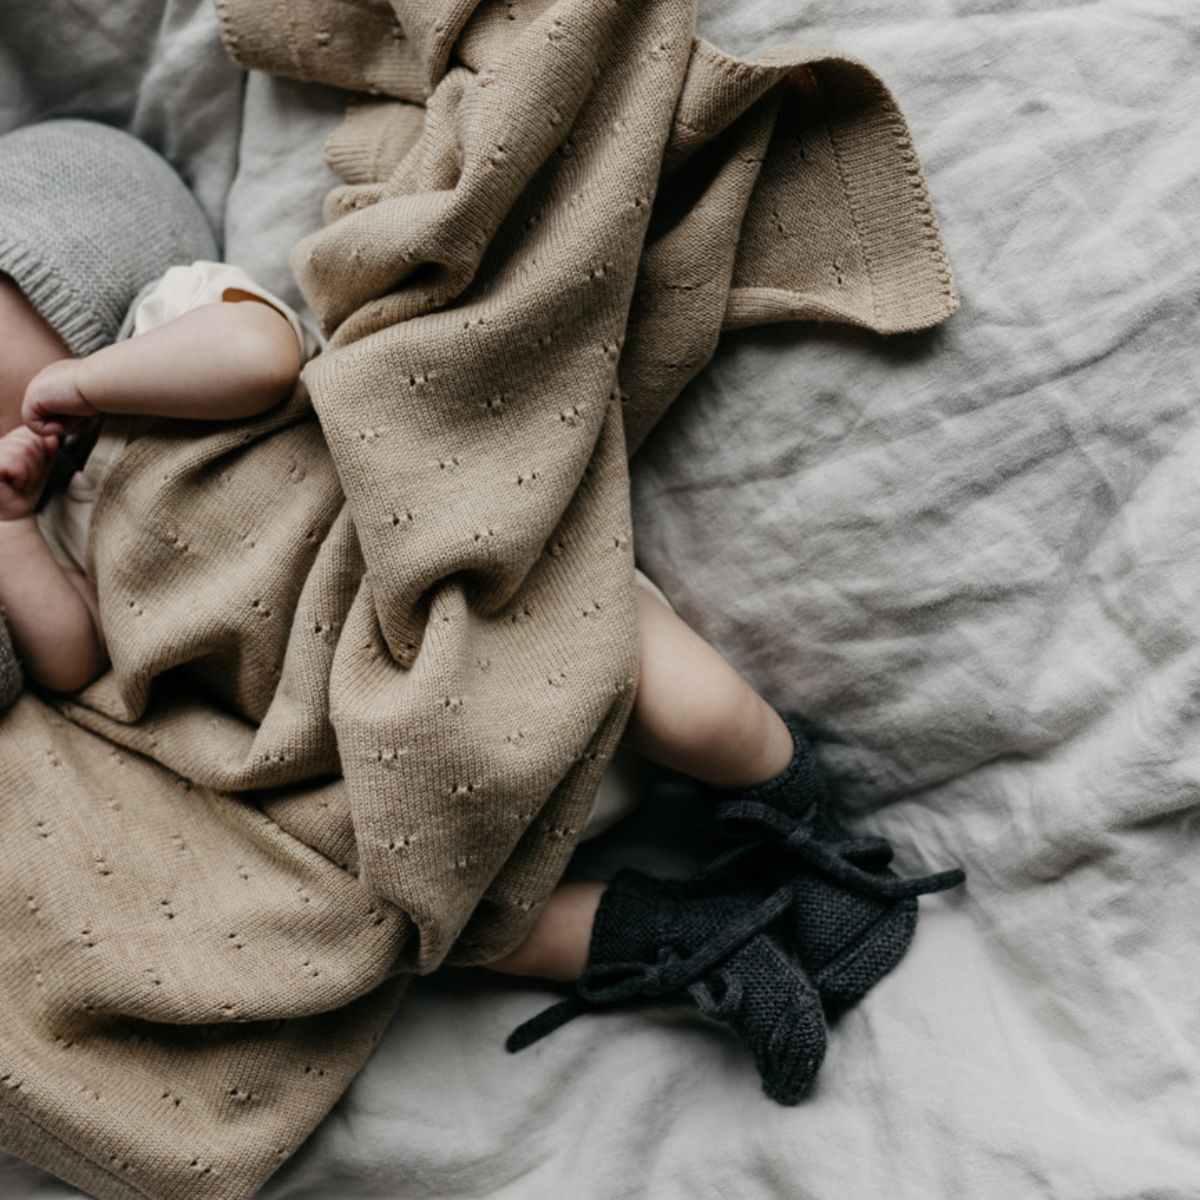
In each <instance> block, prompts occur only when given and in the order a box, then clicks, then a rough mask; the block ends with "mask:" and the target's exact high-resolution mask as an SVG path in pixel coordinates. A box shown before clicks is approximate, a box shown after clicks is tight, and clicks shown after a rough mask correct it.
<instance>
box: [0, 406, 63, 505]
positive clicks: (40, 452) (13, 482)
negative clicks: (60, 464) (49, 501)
mask: <svg viewBox="0 0 1200 1200" xmlns="http://www.w3.org/2000/svg"><path fill="white" fill-rule="evenodd" d="M57 453H58V438H56V437H43V436H41V434H37V433H34V432H33V430H32V429H26V428H25V427H24V426H18V427H17V428H16V429H14V430H12V431H11V432H10V433H6V434H5V435H4V437H0V521H16V520H20V519H21V518H22V517H27V516H29V515H30V514H31V513H32V512H33V510H34V509H35V508H36V507H37V502H38V499H39V498H40V497H41V494H42V489H43V488H44V487H45V486H46V480H47V479H48V478H49V477H50V468H51V467H52V466H53V465H54V456H55V455H56V454H57Z"/></svg>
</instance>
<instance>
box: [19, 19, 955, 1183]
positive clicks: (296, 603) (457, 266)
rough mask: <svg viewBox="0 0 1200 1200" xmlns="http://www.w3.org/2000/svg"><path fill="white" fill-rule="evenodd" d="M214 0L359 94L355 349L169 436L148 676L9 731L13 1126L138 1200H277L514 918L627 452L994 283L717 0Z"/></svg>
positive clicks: (568, 821) (918, 182)
mask: <svg viewBox="0 0 1200 1200" xmlns="http://www.w3.org/2000/svg"><path fill="white" fill-rule="evenodd" d="M220 8H221V13H222V19H223V26H224V32H225V37H226V40H227V44H228V46H229V48H230V50H231V52H232V53H233V54H234V56H235V58H237V59H238V61H239V62H241V63H242V64H243V65H246V66H250V67H258V68H262V69H266V70H270V71H273V72H276V73H281V74H286V75H290V76H294V77H297V78H300V79H308V80H316V81H319V82H322V83H327V84H334V85H337V86H340V87H343V88H347V89H350V90H351V91H354V92H357V93H361V94H362V98H361V99H359V100H357V101H356V102H355V104H354V105H353V106H352V108H351V111H350V113H349V116H348V118H347V121H346V123H345V126H344V127H343V128H342V129H341V130H340V131H339V132H338V133H336V134H335V135H334V136H333V138H331V140H330V143H329V145H328V156H329V159H330V161H331V162H332V163H333V164H334V166H335V167H336V169H338V170H339V171H340V172H341V174H342V176H343V178H344V179H345V180H346V183H345V185H344V186H342V187H340V188H338V189H336V190H335V191H334V192H333V194H332V195H331V196H330V198H329V202H328V206H327V216H328V218H329V224H328V226H327V228H326V229H324V230H323V231H321V232H320V233H318V234H316V235H315V236H313V237H312V238H310V239H308V240H307V241H306V242H305V243H303V244H302V245H301V246H300V247H299V248H298V250H297V253H296V255H295V258H294V267H295V270H296V272H297V275H298V278H299V280H300V282H301V284H302V287H303V289H304V293H305V296H306V298H307V299H308V301H309V303H310V304H311V306H312V308H313V310H314V311H315V312H316V313H317V314H318V316H319V318H320V319H321V321H322V322H323V324H324V326H325V328H326V331H327V332H328V333H329V334H330V336H331V342H330V349H329V351H328V353H326V354H323V355H321V356H320V357H319V358H318V359H316V360H314V361H313V362H312V363H311V364H310V365H309V367H308V368H307V369H306V372H305V377H304V383H303V385H302V386H300V387H299V388H298V389H297V391H296V394H295V395H294V396H293V398H292V399H291V401H290V402H288V403H287V404H285V405H283V406H281V407H279V408H278V409H276V410H274V411H272V412H271V413H268V414H266V415H265V416H263V417H261V418H258V419H256V420H254V421H252V422H248V423H245V424H242V425H237V426H227V427H224V426H203V427H201V426H189V427H186V428H182V427H176V428H166V427H163V428H161V429H160V431H159V432H157V433H151V434H148V435H146V436H144V437H142V438H140V439H139V440H137V441H136V442H135V443H134V444H133V445H132V446H131V448H130V449H129V450H128V451H127V453H126V454H125V456H124V457H123V458H122V459H121V460H120V462H119V463H118V464H117V466H116V468H115V469H114V471H113V472H112V473H111V474H110V475H109V477H108V479H107V480H106V484H105V487H104V490H103V492H102V494H101V496H100V498H99V501H98V503H97V508H96V513H95V518H94V522H93V531H92V538H93V544H92V554H93V560H94V565H95V575H96V581H97V586H98V590H99V595H100V605H101V613H102V619H103V622H104V625H105V629H106V631H107V635H108V639H109V645H110V648H111V652H112V670H111V671H110V672H108V673H107V674H106V675H105V676H103V677H102V678H101V679H100V680H98V681H97V682H96V683H95V684H93V685H92V686H91V687H89V688H88V689H87V690H86V691H85V692H84V693H83V694H82V695H81V696H79V697H78V698H76V699H74V700H71V701H65V702H63V703H61V704H60V705H59V706H58V707H57V708H51V707H49V706H47V705H46V704H45V703H44V702H42V701H41V700H39V699H38V698H37V697H36V696H33V695H31V694H28V693H27V694H25V695H23V696H22V697H21V698H20V699H19V700H18V702H17V704H16V705H15V706H14V707H13V708H12V709H10V710H9V712H8V713H7V714H6V715H5V716H4V718H3V720H0V793H2V794H3V797H4V803H3V804H0V847H2V849H0V920H2V921H3V928H4V932H5V937H4V938H3V940H0V1085H2V1086H0V1145H2V1146H3V1148H4V1149H6V1150H8V1151H10V1152H12V1153H15V1154H17V1155H20V1156H22V1157H25V1158H27V1159H29V1160H31V1161H33V1162H36V1163H38V1164H40V1165H41V1166H43V1167H45V1168H47V1169H49V1170H51V1171H53V1172H55V1173H57V1174H59V1175H60V1176H62V1177H63V1178H65V1179H67V1180H69V1181H70V1182H72V1183H74V1184H76V1185H77V1186H79V1187H82V1188H83V1189H85V1190H86V1191H89V1192H90V1193H92V1194H93V1195H95V1196H98V1197H102V1198H104V1200H132V1198H133V1197H139V1198H141V1200H145V1198H146V1197H153V1198H159V1197H161V1198H163V1200H166V1198H168V1197H169V1198H172V1200H175V1198H183V1197H187V1198H188V1200H218V1198H220V1200H241V1198H243V1197H248V1196H250V1195H252V1194H253V1193H254V1192H255V1191H256V1190H257V1189H258V1188H259V1187H260V1186H261V1184H262V1183H263V1181H264V1180H265V1179H266V1178H267V1177H268V1175H269V1174H270V1173H271V1172H272V1171H273V1170H274V1169H275V1168H276V1167H277V1166H278V1165H279V1163H280V1162H282V1161H283V1160H284V1159H285V1158H286V1157H287V1156H288V1155H289V1154H290V1153H291V1152H292V1151H293V1150H294V1149H295V1148H296V1147H297V1146H298V1145H299V1143H300V1142H301V1141H302V1140H303V1138H304V1137H305V1136H306V1135H307V1133H308V1132H309V1131H310V1130H311V1129H312V1127H313V1126H314V1125H315V1124H316V1122H317V1121H318V1120H320V1118H321V1117H322V1115H323V1114H324V1113H325V1112H327V1111H328V1109H329V1107H330V1106H331V1105H332V1104H333V1102H334V1101H335V1100H336V1099H337V1097H338V1096H339V1095H340V1094H341V1092H342V1091H343V1090H344V1089H345V1087H346V1086H347V1084H348V1083H349V1081H350V1079H351V1078H352V1077H353V1075H354V1073H355V1072H356V1071H357V1070H358V1068H359V1067H360V1066H361V1064H362V1062H363V1061H364V1059H365V1058H366V1056H367V1054H368V1053H369V1052H370V1049H371V1047H372V1046H373V1044H374V1042H375V1041H376V1039H377V1038H378V1037H379V1036H380V1033H381V1031H382V1029H383V1028H384V1026H385V1024H386V1022H387V1021H388V1019H389V1017H390V1015H391V1013H392V1012H393V1011H394V1009H395V1006H396V1004H397V1002H398V998H399V994H400V992H401V990H402V982H403V978H404V973H411V972H413V971H429V970H432V969H434V968H435V967H437V966H438V965H439V964H440V963H442V962H444V961H453V962H459V963H469V962H484V961H487V960H489V959H491V958H495V957H497V956H499V955H502V954H503V953H505V952H506V951H508V950H509V949H511V948H512V947H513V946H514V945H515V944H516V943H517V942H518V941H519V940H520V938H521V937H522V934H523V932H524V931H525V929H526V928H527V926H528V924H529V922H530V921H531V919H532V917H533V916H534V915H535V914H536V912H537V910H538V907H539V906H540V905H541V904H542V903H543V902H544V901H545V900H546V898H547V897H548V896H549V894H550V893H551V891H552V890H553V888H554V886H555V884H556V882H557V880H558V879H559V876H560V874H561V872H562V870H563V868H564V865H565V863H566V861H567V859H568V857H569V855H570V853H571V850H572V848H573V846H574V843H575V839H576V837H577V833H578V831H579V830H580V829H581V828H582V827H583V824H584V822H585V821H586V819H587V816H588V812H589V809H590V807H591V802H592V797H593V795H594V793H595V791H596V787H597V784H598V781H599V779H600V776H601V774H602V772H603V770H604V767H605V764H606V762H607V761H608V759H609V758H610V756H611V755H612V753H613V749H614V747H615V746H616V744H617V741H618V739H619V737H620V735H621V732H622V730H623V727H624V725H625V722H626V720H627V719H628V714H629V711H630V706H631V703H632V697H633V684H634V681H635V679H636V674H637V642H636V627H635V607H634V593H633V586H634V585H633V547H632V545H631V530H630V517H629V488H628V470H627V459H628V455H629V454H630V453H632V452H633V450H634V449H635V448H636V447H637V446H638V445H639V444H640V443H641V441H642V439H643V438H644V437H645V435H646V433H647V432H648V431H649V430H650V429H651V428H652V426H653V425H654V423H655V422H656V421H657V420H658V418H659V417H660V416H661V414H662V413H663V412H664V410H665V409H666V407H667V406H668V405H669V404H670V402H671V401H672V400H673V399H674V397H675V396H676V395H677V394H678V393H679V391H680V389H681V388H682V387H683V386H684V385H685V384H686V383H687V381H688V380H689V379H691V378H692V377H693V376H694V375H695V374H696V372H698V371H699V370H700V369H701V368H702V367H703V366H704V364H705V362H706V361H707V360H708V358H709V356H710V355H711V353H712V350H713V347H714V345H715V344H716V341H717V338H718V336H719V334H720V332H721V330H722V328H730V327H736V326H745V325H750V324H754V323H756V322H760V321H780V320H796V319H820V320H838V321H843V322H849V323H851V324H856V325H861V326H865V327H867V328H870V329H875V330H879V331H881V332H893V331H899V330H909V329H917V328H922V327H925V326H929V325H932V324H935V323H937V322H939V321H941V320H943V319H944V318H945V317H947V316H948V315H949V314H950V313H951V312H952V311H953V310H954V308H955V304H956V299H955V294H954V289H953V285H952V282H951V278H950V273H949V269H948V266H947V262H946V257H945V254H944V252H943V250H942V247H941V242H940V240H939V236H938V231H937V226H936V223H935V220H934V216H933V212H932V209H931V207H930V203H929V199H928V196H927V194H926V191H925V187H924V184H923V182H922V178H921V173H920V168H919V166H918V163H917V159H916V155H915V153H914V151H913V149H912V145H911V142H910V140H909V137H908V134H907V131H906V128H905V124H904V121H903V119H902V118H901V116H900V114H899V112H898V111H897V109H896V106H895V104H894V103H893V101H892V99H891V97H890V96H889V94H888V92H887V91H886V89H885V88H884V87H883V85H882V84H881V83H880V82H879V80H878V79H877V78H876V77H875V76H874V75H873V74H872V73H871V72H870V71H868V70H867V69H866V68H865V67H863V66H861V65H859V64H858V63H856V62H853V61H851V60H849V59H846V58H845V57H843V56H841V55H837V54H819V53H814V52H806V51H800V50H795V51H790V52H786V53H776V54H772V55H768V56H767V57H766V58H764V59H762V60H760V61H759V62H756V63H754V64H750V63H744V62H740V61H737V60H735V59H732V58H729V57H727V56H726V55H724V54H721V53H720V52H719V51H717V50H715V49H714V48H713V47H711V46H709V45H707V44H705V43H704V42H701V41H697V40H695V39H694V38H693V34H692V12H691V6H690V4H688V3H686V2H685V0H636V2H634V0H557V2H553V3H551V2H548V0H514V2H511V3H495V2H488V3H475V2H473V0H437V2H427V3H423V4H417V3H415V2H412V0H393V3H392V4H391V5H388V4H383V3H379V2H372V3H366V4H353V5H342V4H334V3H332V2H331V0H222V3H221V4H220ZM451 64H453V65H451ZM747 411H748V412H749V411H751V410H750V409H749V408H748V410H747ZM181 432H182V433H183V434H184V436H180V434H181Z"/></svg>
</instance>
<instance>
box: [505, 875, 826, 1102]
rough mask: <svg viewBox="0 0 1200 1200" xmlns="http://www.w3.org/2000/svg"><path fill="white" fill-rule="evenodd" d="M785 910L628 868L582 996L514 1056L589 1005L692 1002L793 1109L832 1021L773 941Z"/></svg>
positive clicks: (762, 897)
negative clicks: (742, 1048) (739, 1045)
mask: <svg viewBox="0 0 1200 1200" xmlns="http://www.w3.org/2000/svg"><path fill="white" fill-rule="evenodd" d="M789 901H790V894H789V892H788V890H787V888H779V889H776V890H775V891H774V892H771V893H764V892H763V891H762V890H761V889H758V888H755V887H752V886H749V885H746V884H738V885H737V886H735V887H733V888H730V887H728V886H727V885H726V882H725V881H723V880H717V879H703V880H700V879H691V880H666V879H656V878H654V877H652V876H649V875H644V874H643V873H642V872H640V871H636V870H633V869H632V868H628V867H627V868H625V869H624V870H622V871H620V872H618V873H617V875H616V876H615V877H614V878H613V880H612V882H611V883H610V884H609V886H608V889H607V890H606V891H605V893H604V895H603V896H602V897H601V900H600V906H599V908H598V909H597V912H596V921H595V925H594V927H593V930H592V940H591V946H590V949H589V954H588V962H587V966H586V968H585V969H584V972H583V974H582V976H580V978H579V981H578V982H577V984H576V994H575V995H574V996H572V997H571V998H569V999H567V1000H564V1001H562V1002H560V1003H558V1004H555V1005H553V1006H552V1007H551V1008H548V1009H546V1010H545V1011H544V1012H542V1013H540V1014H539V1015H538V1016H536V1017H534V1018H532V1019H531V1020H529V1021H526V1022H525V1024H524V1025H522V1026H520V1027H519V1028H518V1029H516V1030H515V1031H514V1032H513V1033H512V1034H511V1035H510V1037H509V1039H508V1042H507V1043H506V1044H507V1046H508V1049H509V1050H510V1051H513V1052H515V1051H517V1050H522V1049H524V1048H525V1047H526V1046H528V1045H530V1044H532V1043H533V1042H535V1041H537V1040H539V1039H540V1038H543V1037H545V1036H546V1034H548V1033H551V1032H553V1031H554V1030H555V1029H557V1028H558V1027H559V1026H561V1025H563V1024H565V1023H566V1022H567V1021H570V1020H572V1019H573V1018H574V1017H577V1016H579V1015H580V1014H582V1013H584V1012H588V1011H590V1010H592V1009H594V1008H597V1007H600V1006H603V1005H606V1004H615V1003H619V1002H621V1001H629V1000H633V999H636V998H639V997H647V998H653V997H663V998H675V999H682V998H687V997H690V998H691V1000H692V1001H694V1002H695V1004H696V1005H697V1006H698V1007H699V1009H700V1011H701V1012H703V1013H705V1014H706V1015H707V1016H710V1017H712V1018H714V1019H715V1020H717V1021H720V1022H722V1023H724V1024H726V1025H728V1026H729V1027H730V1028H731V1029H732V1030H733V1031H734V1032H735V1033H736V1034H737V1035H738V1037H739V1038H741V1040H742V1041H743V1042H744V1043H745V1044H746V1045H747V1046H748V1047H749V1049H750V1051H751V1053H752V1054H753V1056H754V1061H755V1065H756V1066H757V1068H758V1072H759V1075H760V1076H761V1077H762V1086H763V1091H764V1092H766V1094H767V1095H768V1096H770V1097H771V1099H773V1100H776V1101H778V1102H779V1103H780V1104H796V1103H797V1102H798V1101H800V1100H801V1099H802V1098H803V1097H804V1095H805V1094H806V1093H807V1092H808V1090H809V1089H810V1087H811V1086H812V1082H813V1079H814V1077H815V1076H816V1073H817V1069H818V1068H819V1067H820V1065H821V1060H822V1059H823V1058H824V1056H825V1018H824V1013H823V1011H822V1008H821V1001H820V997H819V996H818V995H817V993H816V991H815V989H814V988H813V985H812V984H811V982H809V979H808V977H807V976H806V975H805V973H804V970H803V969H802V968H801V966H800V964H799V963H798V962H797V961H796V958H795V956H794V955H793V954H792V953H791V952H790V951H789V950H788V949H787V947H786V946H785V945H784V943H783V942H782V940H781V939H780V938H779V937H778V936H777V930H778V923H779V918H780V916H781V914H782V913H783V912H784V911H785V910H786V908H787V906H788V903H789Z"/></svg>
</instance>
